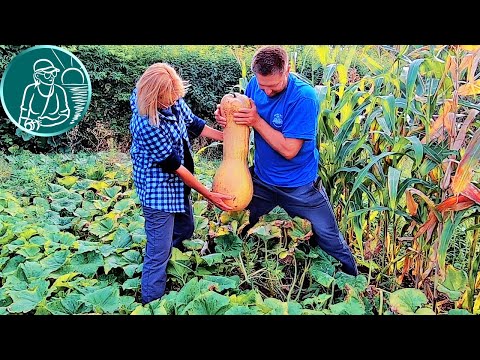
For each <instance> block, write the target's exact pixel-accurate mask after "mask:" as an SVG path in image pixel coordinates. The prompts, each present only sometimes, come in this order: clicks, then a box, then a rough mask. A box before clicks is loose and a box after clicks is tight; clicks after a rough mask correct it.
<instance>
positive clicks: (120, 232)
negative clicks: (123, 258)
mask: <svg viewBox="0 0 480 360" xmlns="http://www.w3.org/2000/svg"><path fill="white" fill-rule="evenodd" d="M131 243H132V237H131V236H130V233H129V231H128V230H127V228H126V227H125V226H122V225H120V226H119V227H118V229H117V230H116V231H115V233H114V236H113V241H112V246H113V247H114V248H116V249H126V248H128V247H129V245H130V244H131Z"/></svg>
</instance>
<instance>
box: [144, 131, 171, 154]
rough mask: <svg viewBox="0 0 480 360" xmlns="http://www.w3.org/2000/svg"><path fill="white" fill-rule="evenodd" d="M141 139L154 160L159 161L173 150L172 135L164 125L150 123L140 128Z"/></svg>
mask: <svg viewBox="0 0 480 360" xmlns="http://www.w3.org/2000/svg"><path fill="white" fill-rule="evenodd" d="M142 140H143V145H144V147H145V149H146V150H147V151H148V152H149V155H150V157H151V158H152V159H153V161H155V162H161V161H163V160H165V159H166V158H168V157H169V156H170V155H171V154H172V152H173V139H172V135H171V134H170V133H169V132H168V131H166V129H165V128H164V127H162V126H161V125H160V127H158V128H157V127H155V126H152V125H150V124H148V125H147V126H145V127H143V129H142Z"/></svg>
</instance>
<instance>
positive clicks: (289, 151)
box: [234, 100, 304, 160]
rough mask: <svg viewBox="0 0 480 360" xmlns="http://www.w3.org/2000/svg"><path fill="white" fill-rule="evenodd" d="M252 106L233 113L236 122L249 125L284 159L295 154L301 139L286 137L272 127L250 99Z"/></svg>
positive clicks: (298, 149)
mask: <svg viewBox="0 0 480 360" xmlns="http://www.w3.org/2000/svg"><path fill="white" fill-rule="evenodd" d="M250 103H251V105H252V107H251V108H250V109H248V108H242V109H239V110H238V112H236V113H235V114H234V120H235V122H236V123H237V124H243V125H248V126H251V127H253V128H254V129H255V131H257V132H258V133H259V134H260V136H261V137H262V138H263V139H264V140H265V141H266V142H267V143H268V145H270V146H271V147H272V148H273V149H274V150H275V151H277V152H278V153H279V154H280V155H282V156H283V157H284V158H285V159H287V160H290V159H293V158H294V157H295V156H297V154H298V152H299V151H300V149H301V148H302V145H303V141H304V140H303V139H293V138H286V137H285V136H284V135H283V133H282V132H281V131H278V130H275V129H274V128H272V127H271V126H270V125H269V124H268V123H267V122H266V121H265V120H264V119H262V118H261V117H260V115H258V112H257V107H256V106H255V103H254V102H253V101H251V100H250Z"/></svg>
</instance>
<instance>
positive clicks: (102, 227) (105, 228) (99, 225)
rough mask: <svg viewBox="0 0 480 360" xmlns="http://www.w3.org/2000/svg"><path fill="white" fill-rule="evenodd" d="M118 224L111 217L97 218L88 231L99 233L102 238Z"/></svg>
mask: <svg viewBox="0 0 480 360" xmlns="http://www.w3.org/2000/svg"><path fill="white" fill-rule="evenodd" d="M116 226H117V224H116V223H115V221H114V220H112V219H109V218H107V219H102V220H95V221H94V222H92V223H91V224H90V226H89V227H88V231H90V232H91V233H92V234H94V235H97V236H98V237H99V238H102V237H104V236H105V235H107V234H109V233H111V232H112V231H114V230H115V228H116Z"/></svg>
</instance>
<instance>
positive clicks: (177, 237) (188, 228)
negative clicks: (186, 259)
mask: <svg viewBox="0 0 480 360" xmlns="http://www.w3.org/2000/svg"><path fill="white" fill-rule="evenodd" d="M194 230H195V223H194V222H193V209H192V203H191V201H190V197H189V196H185V212H184V213H176V214H175V223H174V226H173V246H175V247H176V248H177V249H179V250H180V251H182V252H183V251H185V247H184V246H183V244H182V241H183V240H186V239H190V238H191V237H192V235H193V231H194Z"/></svg>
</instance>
